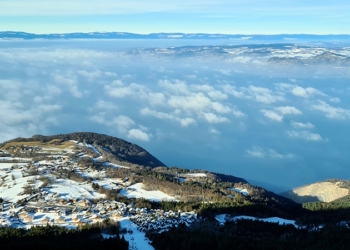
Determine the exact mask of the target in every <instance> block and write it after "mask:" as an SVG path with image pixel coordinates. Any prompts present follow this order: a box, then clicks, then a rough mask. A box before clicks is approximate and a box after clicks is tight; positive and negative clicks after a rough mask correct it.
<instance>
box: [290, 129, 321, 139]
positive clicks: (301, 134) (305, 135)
mask: <svg viewBox="0 0 350 250" xmlns="http://www.w3.org/2000/svg"><path fill="white" fill-rule="evenodd" d="M287 134H288V135H289V136H290V137H293V138H299V139H304V140H307V141H323V138H322V137H321V135H319V134H316V133H311V132H310V131H306V130H303V131H295V130H293V131H287Z"/></svg>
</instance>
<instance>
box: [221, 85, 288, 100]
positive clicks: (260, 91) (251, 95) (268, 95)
mask: <svg viewBox="0 0 350 250" xmlns="http://www.w3.org/2000/svg"><path fill="white" fill-rule="evenodd" d="M222 88H223V90H224V91H225V92H226V93H227V94H230V95H233V96H234V97H236V98H242V99H251V100H254V101H256V102H261V103H266V104H270V103H275V102H282V101H284V100H285V98H284V96H283V95H282V93H280V92H276V91H273V90H270V89H268V88H263V87H257V86H253V85H250V86H249V87H240V88H239V89H237V87H235V86H233V85H229V84H226V85H224V86H222Z"/></svg>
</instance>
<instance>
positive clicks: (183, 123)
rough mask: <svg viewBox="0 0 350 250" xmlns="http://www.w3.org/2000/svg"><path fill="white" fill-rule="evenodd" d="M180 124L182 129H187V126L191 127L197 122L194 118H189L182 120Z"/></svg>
mask: <svg viewBox="0 0 350 250" xmlns="http://www.w3.org/2000/svg"><path fill="white" fill-rule="evenodd" d="M180 123H181V126H182V127H187V126H189V125H191V124H196V120H195V119H193V118H189V117H187V118H180Z"/></svg>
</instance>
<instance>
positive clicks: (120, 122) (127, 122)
mask: <svg viewBox="0 0 350 250" xmlns="http://www.w3.org/2000/svg"><path fill="white" fill-rule="evenodd" d="M107 123H109V124H111V125H113V126H117V128H118V129H119V131H120V132H125V131H126V130H127V129H128V128H130V127H131V126H132V125H134V124H135V122H134V121H133V120H132V119H131V118H130V117H128V116H124V115H119V116H117V117H115V118H113V119H112V120H110V121H107Z"/></svg>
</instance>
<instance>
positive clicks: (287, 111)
mask: <svg viewBox="0 0 350 250" xmlns="http://www.w3.org/2000/svg"><path fill="white" fill-rule="evenodd" d="M275 110H276V111H278V112H280V113H281V114H282V115H300V114H302V112H301V111H300V110H299V109H297V108H295V107H292V106H285V107H277V108H275Z"/></svg>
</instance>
